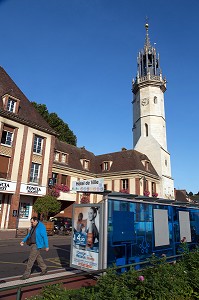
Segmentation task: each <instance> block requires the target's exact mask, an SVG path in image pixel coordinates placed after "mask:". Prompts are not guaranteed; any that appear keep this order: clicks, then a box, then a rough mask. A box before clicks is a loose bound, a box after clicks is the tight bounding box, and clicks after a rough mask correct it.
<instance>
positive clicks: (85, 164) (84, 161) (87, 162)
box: [80, 159, 90, 170]
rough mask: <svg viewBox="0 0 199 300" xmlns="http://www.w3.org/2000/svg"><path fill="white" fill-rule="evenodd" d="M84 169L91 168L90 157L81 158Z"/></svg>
mask: <svg viewBox="0 0 199 300" xmlns="http://www.w3.org/2000/svg"><path fill="white" fill-rule="evenodd" d="M80 162H81V164H82V167H83V169H85V170H89V169H90V161H89V160H88V159H80Z"/></svg>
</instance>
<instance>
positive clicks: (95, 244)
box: [71, 204, 101, 270]
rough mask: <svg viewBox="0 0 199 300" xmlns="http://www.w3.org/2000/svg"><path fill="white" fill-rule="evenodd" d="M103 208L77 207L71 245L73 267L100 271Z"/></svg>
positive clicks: (95, 206)
mask: <svg viewBox="0 0 199 300" xmlns="http://www.w3.org/2000/svg"><path fill="white" fill-rule="evenodd" d="M100 208H101V206H100V205H96V204H94V205H93V206H92V205H91V206H88V205H77V206H74V210H73V241H72V245H71V266H73V267H76V268H80V269H86V270H98V269H99V249H100V248H99V247H100V229H101V228H100V217H101V215H100V214H101V211H100Z"/></svg>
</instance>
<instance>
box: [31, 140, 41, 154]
mask: <svg viewBox="0 0 199 300" xmlns="http://www.w3.org/2000/svg"><path fill="white" fill-rule="evenodd" d="M42 148H43V138H42V137H41V136H38V135H35V137H34V145H33V153H36V154H41V153H42Z"/></svg>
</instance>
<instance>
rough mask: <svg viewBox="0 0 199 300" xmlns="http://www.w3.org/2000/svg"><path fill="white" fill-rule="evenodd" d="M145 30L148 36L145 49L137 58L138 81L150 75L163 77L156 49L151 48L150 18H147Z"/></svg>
mask: <svg viewBox="0 0 199 300" xmlns="http://www.w3.org/2000/svg"><path fill="white" fill-rule="evenodd" d="M145 29H146V36H145V43H144V48H143V49H142V50H141V51H140V52H139V53H138V57H137V63H138V71H137V79H138V78H141V77H144V76H148V75H149V76H161V69H160V64H159V55H157V54H156V49H155V47H153V46H151V43H150V38H149V23H148V18H146V23H145Z"/></svg>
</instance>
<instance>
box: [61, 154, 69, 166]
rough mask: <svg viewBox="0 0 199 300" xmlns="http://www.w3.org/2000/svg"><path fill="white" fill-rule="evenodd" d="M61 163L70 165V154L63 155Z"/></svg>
mask: <svg viewBox="0 0 199 300" xmlns="http://www.w3.org/2000/svg"><path fill="white" fill-rule="evenodd" d="M61 162H62V163H63V164H67V163H68V154H67V153H62V154H61Z"/></svg>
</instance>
